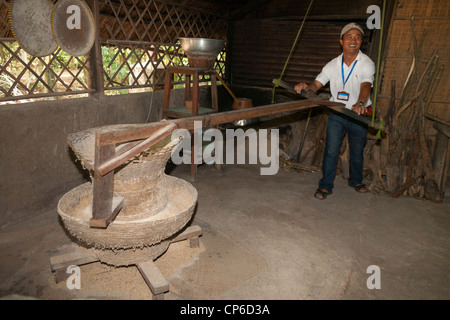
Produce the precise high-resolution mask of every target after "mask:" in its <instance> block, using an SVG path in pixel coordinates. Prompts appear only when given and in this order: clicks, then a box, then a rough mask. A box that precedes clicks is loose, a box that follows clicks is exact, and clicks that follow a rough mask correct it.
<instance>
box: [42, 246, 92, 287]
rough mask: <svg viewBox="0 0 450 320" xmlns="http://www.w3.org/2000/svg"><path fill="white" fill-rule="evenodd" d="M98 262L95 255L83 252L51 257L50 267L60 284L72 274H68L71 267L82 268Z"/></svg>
mask: <svg viewBox="0 0 450 320" xmlns="http://www.w3.org/2000/svg"><path fill="white" fill-rule="evenodd" d="M97 261H99V260H98V258H97V257H95V256H94V255H93V254H91V253H90V252H88V251H87V250H86V251H84V250H82V251H76V252H71V253H66V254H60V255H56V256H52V257H50V267H51V270H52V272H53V273H54V275H55V281H56V283H60V282H62V281H65V280H67V278H68V277H69V275H70V274H68V273H67V268H68V267H69V266H82V265H84V264H88V263H92V262H97Z"/></svg>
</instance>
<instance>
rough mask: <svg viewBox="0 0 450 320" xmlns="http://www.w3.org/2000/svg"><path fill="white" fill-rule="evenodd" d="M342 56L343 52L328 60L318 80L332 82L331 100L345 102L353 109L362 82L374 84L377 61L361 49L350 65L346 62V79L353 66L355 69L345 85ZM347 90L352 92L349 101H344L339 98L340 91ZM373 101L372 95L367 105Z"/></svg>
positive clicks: (325, 82) (323, 82) (349, 92)
mask: <svg viewBox="0 0 450 320" xmlns="http://www.w3.org/2000/svg"><path fill="white" fill-rule="evenodd" d="M342 58H343V54H341V55H340V56H338V57H336V58H334V59H333V60H331V61H330V62H328V63H327V64H326V65H325V66H324V67H323V69H322V72H321V73H320V74H319V75H318V76H317V77H316V81H319V82H320V83H321V84H322V85H326V84H327V83H328V81H329V82H330V91H331V98H330V101H335V102H341V103H345V107H346V108H348V109H351V108H352V106H353V105H354V104H355V103H357V102H358V98H359V91H360V89H361V83H363V82H369V83H370V84H371V85H372V86H373V81H374V77H375V63H374V62H373V61H372V60H371V59H370V58H369V57H368V56H367V55H365V54H364V53H362V52H361V51H359V53H358V56H357V57H356V59H355V61H357V62H356V64H355V61H353V63H352V64H351V65H350V66H347V65H346V64H345V63H344V79H345V80H346V79H347V77H348V75H349V73H350V71H351V70H352V67H353V65H354V68H353V71H352V72H351V74H350V77H348V80H347V82H346V83H345V87H344V84H343V81H342ZM341 91H345V92H346V93H348V94H350V96H349V100H348V101H342V100H338V99H337V95H338V92H341ZM371 103H372V101H370V97H369V99H368V100H367V102H366V104H365V106H369V105H370V104H371Z"/></svg>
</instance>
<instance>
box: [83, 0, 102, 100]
mask: <svg viewBox="0 0 450 320" xmlns="http://www.w3.org/2000/svg"><path fill="white" fill-rule="evenodd" d="M86 2H87V4H88V6H89V8H90V9H91V11H92V14H93V15H94V21H95V42H94V45H93V47H92V50H91V52H90V53H89V63H88V67H89V75H90V84H91V86H92V88H93V89H95V92H94V93H92V94H91V93H90V95H91V96H94V97H96V98H98V97H99V96H101V95H103V94H104V93H105V89H104V81H103V59H102V47H101V44H100V10H99V4H98V0H87V1H86Z"/></svg>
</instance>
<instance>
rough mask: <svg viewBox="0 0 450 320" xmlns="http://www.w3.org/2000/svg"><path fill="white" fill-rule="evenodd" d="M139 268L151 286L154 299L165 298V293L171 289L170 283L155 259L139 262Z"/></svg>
mask: <svg viewBox="0 0 450 320" xmlns="http://www.w3.org/2000/svg"><path fill="white" fill-rule="evenodd" d="M137 268H138V269H139V272H140V273H141V274H142V276H143V277H144V280H145V282H146V283H147V285H148V286H149V288H150V290H151V292H152V296H153V300H164V293H166V292H168V291H169V283H168V282H167V281H166V279H164V277H163V275H162V274H161V272H160V271H159V269H158V268H157V267H156V265H155V264H154V263H153V261H151V260H149V261H145V262H141V263H138V264H137Z"/></svg>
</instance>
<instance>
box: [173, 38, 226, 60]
mask: <svg viewBox="0 0 450 320" xmlns="http://www.w3.org/2000/svg"><path fill="white" fill-rule="evenodd" d="M179 39H180V44H181V48H182V49H183V50H184V52H185V53H186V56H187V57H188V58H205V59H216V58H217V55H218V54H219V53H220V51H222V49H223V46H224V44H225V40H219V39H205V38H179Z"/></svg>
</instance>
